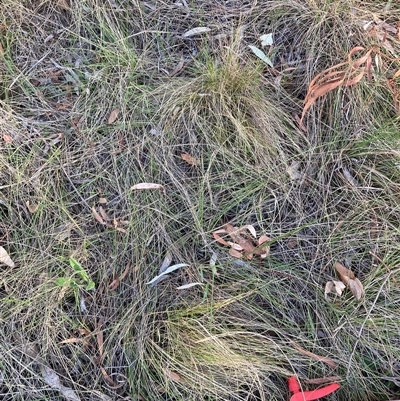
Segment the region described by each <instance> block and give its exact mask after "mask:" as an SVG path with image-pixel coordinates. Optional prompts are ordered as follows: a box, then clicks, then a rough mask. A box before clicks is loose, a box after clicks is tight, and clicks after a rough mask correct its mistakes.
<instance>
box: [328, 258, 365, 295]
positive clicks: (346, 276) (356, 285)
mask: <svg viewBox="0 0 400 401" xmlns="http://www.w3.org/2000/svg"><path fill="white" fill-rule="evenodd" d="M335 269H336V271H337V272H338V274H339V277H340V279H341V280H342V281H343V283H344V284H346V286H347V287H349V288H350V291H351V292H352V293H353V295H354V296H355V297H356V299H358V300H360V299H361V298H362V296H363V295H364V287H363V285H362V283H361V281H360V280H359V279H358V278H356V277H355V275H354V273H353V272H352V271H351V270H350V269H348V268H347V267H345V266H343V265H342V264H341V263H339V262H336V263H335Z"/></svg>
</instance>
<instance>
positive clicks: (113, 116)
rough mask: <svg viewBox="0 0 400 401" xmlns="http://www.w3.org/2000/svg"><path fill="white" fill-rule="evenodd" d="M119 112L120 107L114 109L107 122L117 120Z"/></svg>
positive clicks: (110, 122)
mask: <svg viewBox="0 0 400 401" xmlns="http://www.w3.org/2000/svg"><path fill="white" fill-rule="evenodd" d="M119 112H120V109H114V110H113V111H112V112H111V113H110V115H109V117H108V121H107V124H112V123H113V122H115V120H116V119H117V118H118V115H119Z"/></svg>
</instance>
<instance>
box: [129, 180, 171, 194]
mask: <svg viewBox="0 0 400 401" xmlns="http://www.w3.org/2000/svg"><path fill="white" fill-rule="evenodd" d="M142 189H161V190H163V191H164V192H165V188H164V186H163V185H161V184H154V183H151V182H141V183H140V184H135V185H134V186H133V187H131V190H142Z"/></svg>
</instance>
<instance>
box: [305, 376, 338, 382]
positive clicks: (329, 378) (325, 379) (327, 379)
mask: <svg viewBox="0 0 400 401" xmlns="http://www.w3.org/2000/svg"><path fill="white" fill-rule="evenodd" d="M339 380H341V377H340V376H327V377H318V378H316V379H305V380H304V383H306V384H327V383H333V382H338V381H339Z"/></svg>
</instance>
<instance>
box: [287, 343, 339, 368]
mask: <svg viewBox="0 0 400 401" xmlns="http://www.w3.org/2000/svg"><path fill="white" fill-rule="evenodd" d="M291 343H292V344H293V346H294V347H295V348H296V349H297V351H299V352H300V353H302V354H303V355H306V356H309V357H310V358H312V359H315V360H316V361H321V362H324V363H326V364H327V365H328V366H330V367H331V368H336V366H337V363H336V362H335V361H334V360H333V359H331V358H328V357H327V356H321V355H317V354H314V353H313V352H310V351H307V350H305V349H304V348H302V347H300V345H298V344H296V343H295V342H293V341H291Z"/></svg>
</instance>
